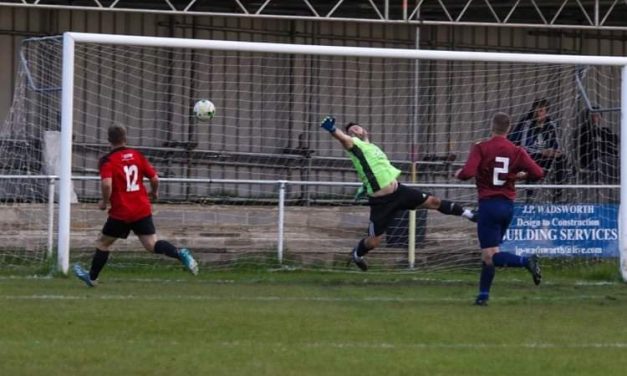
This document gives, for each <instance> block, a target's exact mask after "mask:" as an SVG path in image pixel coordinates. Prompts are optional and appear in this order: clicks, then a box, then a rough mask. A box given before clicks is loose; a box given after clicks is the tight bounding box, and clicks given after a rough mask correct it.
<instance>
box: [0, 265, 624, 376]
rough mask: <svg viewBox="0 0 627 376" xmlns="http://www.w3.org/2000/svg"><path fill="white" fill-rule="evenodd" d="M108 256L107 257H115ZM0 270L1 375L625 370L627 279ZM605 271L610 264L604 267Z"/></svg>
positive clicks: (500, 274) (513, 273)
mask: <svg viewBox="0 0 627 376" xmlns="http://www.w3.org/2000/svg"><path fill="white" fill-rule="evenodd" d="M112 266H113V265H112ZM7 274H11V273H0V275H1V276H0V307H2V308H1V310H0V312H1V315H2V317H1V322H0V375H22V374H28V375H30V374H46V375H60V374H64V375H79V374H90V375H116V376H121V375H131V374H133V375H137V374H139V375H179V374H180V375H504V374H505V375H593V374H594V375H623V374H624V372H625V371H624V370H625V369H627V356H625V355H627V326H626V325H625V323H626V322H627V321H626V319H625V317H627V316H626V312H627V290H626V289H625V285H624V284H622V283H620V282H614V281H613V277H614V276H612V278H611V280H610V281H609V282H607V281H606V282H602V283H596V282H594V281H593V280H594V279H595V278H594V277H593V278H592V279H591V280H592V281H591V282H586V283H579V282H577V281H576V280H575V279H574V277H572V276H571V275H570V274H569V273H563V274H560V275H559V276H557V275H556V276H551V275H550V274H549V275H547V276H546V283H545V284H543V285H542V286H540V287H535V286H533V285H532V283H531V281H530V278H529V276H528V275H526V274H525V273H522V272H518V271H512V270H507V271H499V272H498V273H497V277H496V281H495V285H494V287H493V293H492V300H491V304H490V306H489V307H486V308H482V307H474V306H473V305H472V304H471V303H472V300H473V297H474V295H475V293H476V291H475V290H476V279H477V275H476V274H475V273H455V274H451V273H446V274H444V273H432V274H423V273H413V274H377V273H337V272H336V273H324V272H302V271H296V272H268V271H231V272H213V273H203V274H201V275H200V276H199V277H196V278H194V277H192V276H190V275H187V274H184V273H182V272H181V271H179V270H178V268H177V269H176V270H175V269H173V268H163V269H159V268H150V269H142V270H116V269H115V268H110V269H106V270H105V271H104V272H103V275H102V277H101V280H102V282H101V284H100V286H98V287H97V288H94V289H88V288H86V287H85V286H83V285H82V284H81V283H79V282H78V280H76V279H74V278H59V277H57V278H49V277H48V278H46V277H43V278H30V277H29V276H28V275H27V274H25V273H24V274H20V273H13V274H11V275H7ZM601 274H603V273H601Z"/></svg>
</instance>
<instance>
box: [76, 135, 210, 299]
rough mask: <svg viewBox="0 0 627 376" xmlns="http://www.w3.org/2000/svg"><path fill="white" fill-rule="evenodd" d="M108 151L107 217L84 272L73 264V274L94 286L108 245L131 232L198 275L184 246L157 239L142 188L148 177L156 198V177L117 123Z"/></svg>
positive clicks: (103, 168)
mask: <svg viewBox="0 0 627 376" xmlns="http://www.w3.org/2000/svg"><path fill="white" fill-rule="evenodd" d="M108 139H109V142H110V143H111V148H112V150H111V152H109V153H108V154H107V155H105V156H104V157H102V158H101V159H100V163H99V166H98V167H99V170H100V179H101V180H100V182H101V183H100V187H101V192H102V199H101V200H100V202H99V203H98V207H99V208H100V209H101V210H106V209H107V207H109V206H110V209H109V218H108V219H107V222H106V223H105V225H104V227H103V228H102V234H101V235H100V238H99V239H98V241H97V242H96V253H95V254H94V257H93V259H92V263H91V269H90V271H89V272H87V271H86V270H85V269H83V267H82V266H81V265H80V264H76V265H74V274H76V276H77V277H78V278H79V279H81V280H82V281H83V282H85V284H87V286H90V287H94V286H95V285H96V280H97V279H98V275H99V274H100V271H101V270H102V268H103V267H104V266H105V264H106V263H107V260H108V258H109V247H110V246H111V245H112V244H113V243H114V242H115V241H116V240H117V239H126V238H127V237H128V234H129V233H130V232H131V230H132V231H133V233H135V235H137V237H138V238H139V241H140V242H141V243H142V245H143V246H144V248H146V250H148V251H149V252H154V253H161V254H165V255H166V256H169V257H173V258H176V259H178V260H179V261H181V263H182V264H183V265H185V267H186V268H187V269H188V270H189V271H190V272H192V274H194V275H196V274H198V263H197V262H196V260H194V258H193V257H192V255H191V252H190V251H189V250H188V249H186V248H181V249H177V248H176V247H175V246H174V245H172V243H170V242H167V241H165V240H157V235H156V230H155V225H154V223H153V221H152V209H151V206H150V199H149V195H148V193H147V192H146V188H145V187H144V183H143V179H144V176H145V177H147V178H148V179H149V180H150V188H151V189H150V198H152V199H153V200H155V199H157V197H158V189H159V177H158V176H157V173H156V172H155V169H154V168H153V167H152V165H151V164H150V162H148V160H147V159H146V157H144V155H143V154H142V153H141V152H139V151H137V150H135V149H131V148H128V147H127V146H126V129H124V127H122V126H120V125H113V126H111V127H109V130H108Z"/></svg>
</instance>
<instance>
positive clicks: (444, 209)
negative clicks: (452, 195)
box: [438, 200, 464, 215]
mask: <svg viewBox="0 0 627 376" xmlns="http://www.w3.org/2000/svg"><path fill="white" fill-rule="evenodd" d="M438 211H439V212H440V213H442V214H446V215H462V214H463V213H464V208H462V207H461V206H460V205H459V204H456V203H454V202H452V201H448V200H440V207H439V208H438Z"/></svg>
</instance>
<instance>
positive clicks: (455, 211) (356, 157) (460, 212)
mask: <svg viewBox="0 0 627 376" xmlns="http://www.w3.org/2000/svg"><path fill="white" fill-rule="evenodd" d="M321 127H322V128H323V129H325V130H326V131H328V132H329V133H330V134H331V136H332V137H333V138H335V139H336V140H338V141H339V142H340V144H342V146H343V147H344V149H345V150H346V151H347V153H348V155H349V156H350V159H351V161H352V162H353V166H354V167H355V170H356V171H357V175H358V176H359V180H361V182H362V183H363V186H364V188H365V193H366V194H367V195H368V205H369V206H370V225H369V226H368V236H367V237H365V238H363V239H361V240H360V241H359V243H358V244H357V245H356V246H355V248H353V250H352V251H351V255H350V261H349V263H350V262H351V261H352V262H354V263H355V265H357V267H359V269H361V270H363V271H366V270H368V264H367V263H366V260H365V259H364V256H365V255H366V254H367V253H368V252H369V251H371V250H373V249H375V248H377V247H378V246H379V245H380V244H381V239H382V238H383V234H385V231H386V229H387V228H388V226H389V225H390V223H391V221H392V220H393V218H394V216H395V214H396V212H397V211H399V210H415V209H431V210H437V211H439V212H440V213H442V214H446V215H455V216H461V217H464V218H466V219H468V220H470V221H472V222H477V219H478V215H477V213H476V212H475V211H473V210H470V209H466V208H463V207H462V206H461V205H459V204H457V203H454V202H452V201H448V200H442V199H440V198H438V197H436V196H433V195H431V194H430V193H427V192H422V191H420V190H417V189H414V188H410V187H407V186H405V185H403V184H401V183H399V181H398V180H397V178H398V177H399V175H400V174H401V171H400V170H399V169H397V168H396V167H394V166H393V165H392V164H391V163H390V160H389V159H388V157H387V156H386V155H385V153H384V152H383V151H382V150H381V149H380V148H379V147H377V145H375V144H373V143H371V142H370V140H369V138H368V132H367V131H366V129H364V128H363V127H362V126H361V125H359V124H357V123H353V122H351V123H348V124H347V125H346V126H345V128H344V131H342V130H341V129H338V128H337V127H336V125H335V118H333V117H330V116H327V117H326V118H324V120H323V121H322V124H321Z"/></svg>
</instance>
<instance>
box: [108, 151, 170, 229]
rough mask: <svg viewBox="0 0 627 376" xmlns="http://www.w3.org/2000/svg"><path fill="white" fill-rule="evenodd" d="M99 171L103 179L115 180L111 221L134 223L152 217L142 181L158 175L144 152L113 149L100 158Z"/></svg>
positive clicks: (113, 181) (110, 213)
mask: <svg viewBox="0 0 627 376" xmlns="http://www.w3.org/2000/svg"><path fill="white" fill-rule="evenodd" d="M99 169H100V179H106V178H111V179H112V185H113V190H112V192H111V208H110V209H109V216H110V217H111V218H113V219H117V220H121V221H124V222H135V221H137V220H140V219H142V218H145V217H147V216H149V215H151V214H152V210H151V208H150V199H149V198H148V193H147V192H146V188H145V187H144V182H143V179H144V176H145V177H147V178H152V177H153V176H155V175H156V174H157V173H156V172H155V169H154V168H153V167H152V165H151V164H150V163H149V162H148V160H147V159H146V157H144V155H143V154H142V153H141V152H139V151H137V150H134V149H131V148H127V147H121V148H117V149H114V150H112V151H111V152H110V153H109V154H107V155H105V156H104V157H102V158H101V159H100V164H99Z"/></svg>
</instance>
